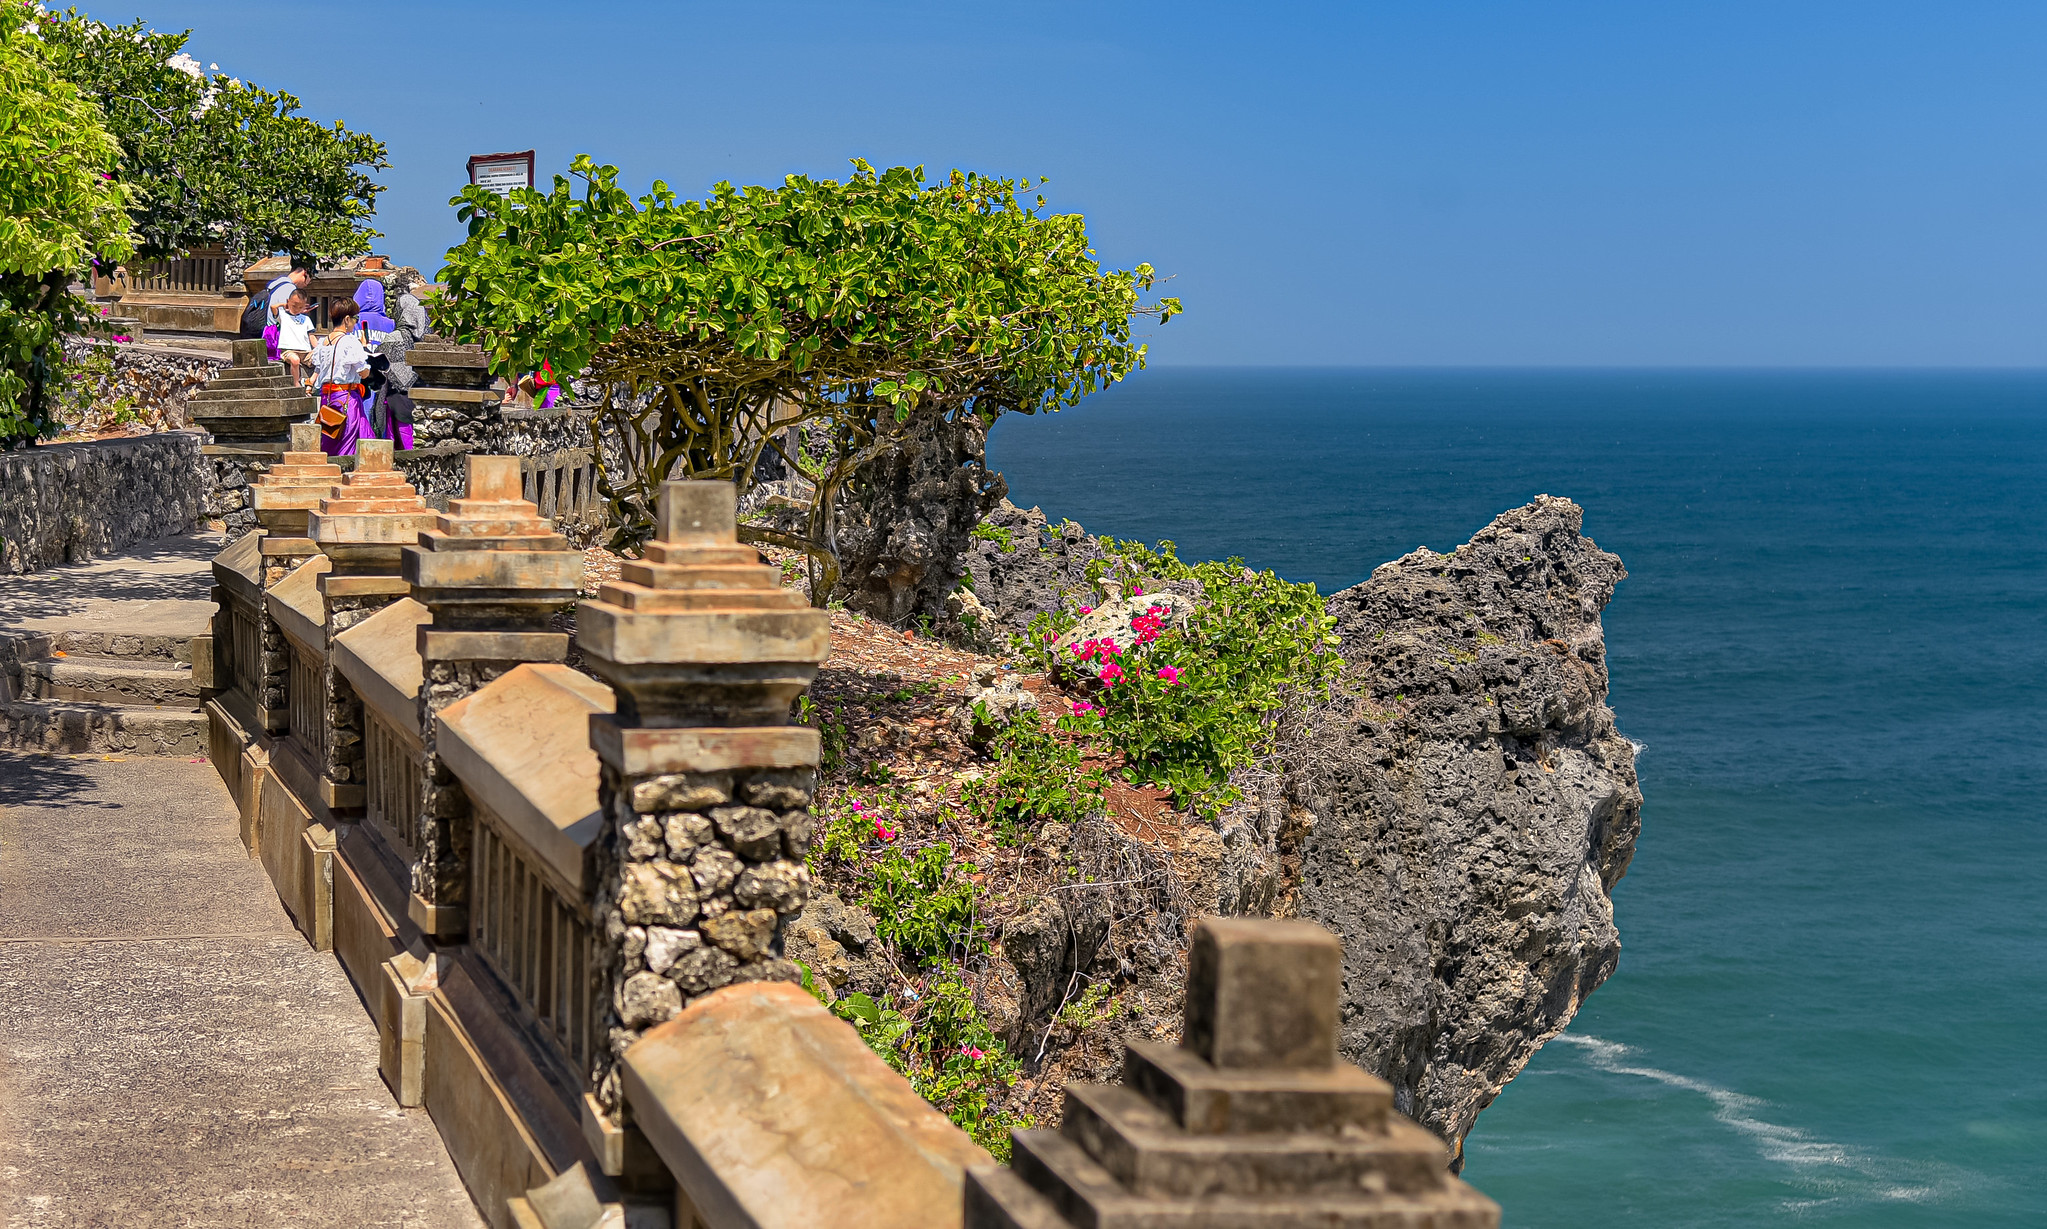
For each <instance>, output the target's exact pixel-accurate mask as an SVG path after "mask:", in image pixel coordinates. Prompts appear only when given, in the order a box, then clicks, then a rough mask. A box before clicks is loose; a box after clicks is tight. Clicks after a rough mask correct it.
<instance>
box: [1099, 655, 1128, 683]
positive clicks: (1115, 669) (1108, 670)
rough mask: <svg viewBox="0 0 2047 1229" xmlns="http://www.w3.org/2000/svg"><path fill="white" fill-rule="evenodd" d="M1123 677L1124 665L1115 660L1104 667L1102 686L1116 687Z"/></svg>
mask: <svg viewBox="0 0 2047 1229" xmlns="http://www.w3.org/2000/svg"><path fill="white" fill-rule="evenodd" d="M1122 678H1123V667H1121V666H1119V665H1117V664H1116V663H1115V662H1113V661H1112V662H1110V663H1109V664H1107V665H1105V666H1103V667H1102V686H1104V687H1114V686H1115V685H1116V684H1117V682H1119V681H1120V680H1121V679H1122Z"/></svg>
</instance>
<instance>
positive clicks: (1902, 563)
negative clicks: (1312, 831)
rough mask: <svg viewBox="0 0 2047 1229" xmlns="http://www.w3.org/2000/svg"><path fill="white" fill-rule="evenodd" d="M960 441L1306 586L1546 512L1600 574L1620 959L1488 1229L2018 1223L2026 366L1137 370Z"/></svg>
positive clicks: (1521, 1133) (2044, 926)
mask: <svg viewBox="0 0 2047 1229" xmlns="http://www.w3.org/2000/svg"><path fill="white" fill-rule="evenodd" d="M990 454H991V458H992V460H993V463H994V464H995V465H996V466H997V467H998V468H1000V469H1002V470H1003V471H1004V473H1005V474H1006V475H1007V476H1008V478H1009V482H1010V487H1011V495H1012V498H1014V499H1015V500H1016V502H1018V503H1019V504H1023V505H1025V506H1029V505H1031V504H1038V505H1041V506H1042V507H1043V508H1044V509H1045V510H1046V512H1047V513H1049V514H1050V515H1051V516H1052V517H1053V518H1054V519H1055V520H1056V519H1058V518H1059V517H1063V516H1070V517H1072V518H1073V519H1075V520H1078V521H1080V522H1081V523H1082V524H1084V525H1086V526H1087V527H1088V529H1090V530H1091V531H1094V532H1098V533H1112V534H1115V535H1116V536H1119V537H1126V538H1130V537H1134V538H1142V539H1146V540H1152V539H1157V538H1172V539H1174V540H1176V541H1177V542H1178V543H1179V546H1180V550H1181V553H1182V555H1183V556H1185V557H1189V558H1193V557H1211V558H1214V557H1226V556H1229V555H1242V556H1243V557H1244V558H1245V559H1246V560H1248V561H1249V562H1251V563H1253V564H1255V565H1257V566H1260V567H1270V568H1274V569H1276V570H1278V571H1279V572H1280V573H1282V574H1283V575H1286V576H1289V577H1292V578H1294V579H1298V580H1312V581H1314V582H1316V583H1317V584H1318V585H1320V586H1322V588H1323V589H1324V590H1325V591H1331V590H1334V589H1337V588H1341V587H1343V586H1345V585H1349V584H1353V583H1355V582H1357V581H1358V580H1360V579H1362V578H1363V577H1364V576H1366V575H1367V574H1368V573H1369V572H1370V571H1371V569H1372V568H1373V567H1374V566H1376V565H1377V564H1379V563H1381V562H1384V561H1385V560H1387V559H1391V558H1393V557H1395V556H1397V555H1400V554H1402V553H1405V552H1406V551H1409V550H1412V549H1413V548H1414V547H1416V546H1417V545H1427V546H1430V547H1434V548H1436V549H1439V550H1447V549H1450V548H1453V547H1455V546H1456V545H1457V544H1459V543H1461V542H1463V541H1464V540H1465V539H1466V538H1468V537H1470V535H1471V534H1472V533H1473V531H1475V530H1477V529H1478V528H1480V527H1481V526H1483V525H1484V524H1485V523H1486V522H1487V521H1488V520H1490V519H1491V518H1492V516H1493V515H1494V514H1495V513H1497V512H1499V511H1501V510H1503V509H1505V508H1508V507H1512V506H1515V505H1518V504H1521V503H1523V502H1525V501H1527V500H1528V499H1529V498H1530V497H1532V496H1534V495H1536V494H1538V493H1542V492H1547V493H1549V494H1552V495H1564V496H1569V497H1570V498H1572V499H1575V500H1577V501H1578V502H1579V503H1580V504H1582V505H1583V506H1584V507H1585V510H1586V515H1585V529H1586V532H1587V533H1588V534H1590V535H1591V536H1592V537H1593V538H1594V539H1596V540H1597V541H1598V543H1599V544H1600V545H1601V546H1602V547H1604V548H1606V549H1608V550H1611V551H1614V552H1616V553H1618V554H1619V555H1620V556H1621V558H1622V559H1623V560H1624V561H1625V562H1626V564H1627V567H1628V570H1629V573H1630V575H1629V578H1628V579H1627V580H1626V581H1625V582H1623V583H1622V585H1621V587H1620V591H1619V593H1618V595H1617V596H1616V597H1615V598H1614V600H1613V603H1612V604H1611V605H1610V606H1609V607H1608V608H1607V610H1606V616H1605V623H1606V636H1607V645H1608V653H1609V655H1608V662H1609V664H1610V665H1611V668H1612V677H1613V694H1612V704H1613V707H1614V709H1615V711H1616V713H1617V714H1618V716H1619V721H1620V725H1621V729H1622V730H1623V731H1624V732H1625V733H1626V734H1628V735H1629V736H1630V737H1631V738H1633V739H1635V740H1636V741H1637V742H1638V743H1639V744H1640V746H1641V748H1642V751H1641V755H1640V758H1639V761H1638V765H1639V768H1640V771H1641V779H1642V790H1643V793H1644V795H1645V796H1646V798H1647V802H1646V805H1645V806H1644V808H1643V824H1642V838H1641V842H1640V844H1639V846H1638V848H1637V851H1636V854H1635V860H1634V864H1633V866H1632V868H1631V869H1630V870H1629V872H1628V876H1627V878H1626V879H1625V880H1624V881H1623V882H1622V883H1621V885H1620V887H1619V888H1618V890H1617V892H1616V897H1615V898H1616V904H1617V910H1618V918H1619V924H1620V929H1621V936H1622V942H1623V944H1624V950H1623V952H1622V956H1621V961H1620V968H1619V971H1618V972H1617V973H1616V974H1615V975H1614V977H1613V978H1612V980H1610V981H1609V982H1608V983H1607V984H1606V985H1605V986H1604V987H1602V988H1601V989H1600V990H1599V991H1598V992H1597V993H1595V994H1594V995H1593V996H1592V997H1591V998H1590V1000H1588V1002H1587V1004H1586V1006H1585V1008H1584V1010H1583V1011H1582V1012H1581V1013H1580V1014H1579V1016H1578V1018H1577V1020H1576V1021H1575V1022H1574V1023H1573V1024H1572V1026H1571V1028H1570V1030H1569V1032H1568V1033H1566V1034H1565V1036H1564V1037H1563V1038H1562V1039H1561V1040H1559V1041H1557V1042H1554V1043H1552V1044H1551V1045H1549V1046H1548V1047H1546V1048H1545V1049H1543V1050H1542V1051H1541V1052H1540V1053H1539V1054H1538V1055H1537V1056H1536V1058H1535V1059H1534V1061H1533V1062H1532V1063H1530V1065H1529V1067H1528V1069H1527V1070H1526V1071H1525V1072H1524V1073H1523V1074H1522V1075H1521V1076H1520V1077H1519V1078H1518V1079H1516V1080H1515V1081H1514V1082H1513V1083H1512V1084H1511V1085H1510V1086H1509V1087H1508V1089H1507V1090H1506V1092H1504V1093H1503V1094H1502V1095H1501V1096H1500V1098H1499V1100H1497V1101H1496V1102H1494V1104H1493V1105H1492V1107H1491V1108H1489V1109H1488V1110H1486V1111H1485V1113H1484V1114H1483V1115H1481V1116H1480V1118H1479V1121H1478V1126H1477V1128H1476V1129H1475V1130H1474V1131H1473V1133H1472V1135H1471V1137H1470V1139H1469V1141H1468V1144H1467V1147H1468V1156H1469V1162H1468V1166H1467V1169H1466V1171H1465V1176H1466V1177H1467V1178H1468V1179H1469V1180H1470V1181H1472V1182H1473V1183H1474V1184H1476V1185H1477V1186H1478V1187H1479V1188H1480V1189H1482V1190H1484V1191H1486V1192H1487V1193H1488V1194H1490V1195H1492V1196H1493V1197H1494V1198H1496V1199H1498V1200H1499V1201H1500V1203H1501V1204H1502V1205H1503V1206H1504V1208H1505V1223H1506V1224H1507V1225H1508V1226H1512V1227H1513V1229H1583V1227H1587V1226H1608V1225H1614V1226H1637V1225H1639V1226H1657V1227H1680V1226H1698V1227H1702V1229H1703V1227H1707V1226H1712V1227H1715V1229H1718V1227H1721V1226H1770V1225H1797V1226H1808V1225H1810V1226H1858V1227H1871V1229H1882V1227H1888V1226H1946V1225H1956V1226H1962V1225H1966V1226H1971V1227H1972V1229H1990V1227H1993V1226H1998V1227H2002V1226H2041V1225H2047V374H2041V373H1961V374H1952V373H1949V374H1919V373H1779V372H1772V373H1760V372H1759V373H1724V372H1416V371H1260V370H1194V371H1189V370H1172V371H1155V372H1147V373H1143V374H1141V375H1139V376H1138V377H1136V378H1135V379H1133V380H1131V381H1130V382H1128V383H1126V384H1125V385H1123V386H1120V387H1118V388H1116V389H1113V390H1111V391H1109V392H1107V393H1104V394H1101V395H1099V396H1097V397H1095V398H1093V399H1091V400H1089V401H1088V402H1086V403H1085V404H1083V405H1082V406H1081V407H1079V408H1077V409H1073V410H1067V411H1064V412H1062V413H1060V414H1058V415H1056V416H1041V417H1037V418H1018V417H1013V418H1010V419H1006V420H1004V421H1003V422H1002V423H1001V424H999V425H998V427H997V428H996V430H995V433H994V439H993V440H992V442H991V446H990Z"/></svg>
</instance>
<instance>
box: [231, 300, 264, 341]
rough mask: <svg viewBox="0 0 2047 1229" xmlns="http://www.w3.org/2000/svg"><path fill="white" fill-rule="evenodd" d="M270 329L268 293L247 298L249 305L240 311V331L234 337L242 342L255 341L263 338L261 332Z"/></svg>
mask: <svg viewBox="0 0 2047 1229" xmlns="http://www.w3.org/2000/svg"><path fill="white" fill-rule="evenodd" d="M269 327H270V292H269V291H267V290H265V291H264V292H262V293H261V294H252V295H250V296H249V305H248V306H247V307H244V308H243V309H242V329H241V332H239V333H237V334H235V336H237V337H239V338H241V339H242V340H243V341H255V340H257V339H258V338H260V337H262V336H263V330H264V329H267V328H269Z"/></svg>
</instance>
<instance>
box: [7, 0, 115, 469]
mask: <svg viewBox="0 0 2047 1229" xmlns="http://www.w3.org/2000/svg"><path fill="white" fill-rule="evenodd" d="M32 16H33V12H32V10H30V9H27V8H25V7H23V6H21V5H18V4H9V5H7V6H6V7H4V8H0V443H5V444H13V443H18V442H21V441H25V440H33V439H35V438H36V437H38V436H39V435H42V434H44V433H45V432H47V431H49V430H50V429H51V428H52V427H53V426H55V421H54V420H55V406H56V401H57V397H58V396H59V395H60V394H61V392H62V389H63V386H64V375H63V370H62V363H61V361H60V360H61V353H62V352H61V337H62V335H63V334H66V333H84V332H90V331H92V330H94V329H96V328H97V327H98V317H97V316H96V315H95V314H94V313H93V311H92V308H91V305H90V304H89V303H88V302H87V301H86V300H85V299H84V298H83V297H82V296H80V295H77V294H74V293H73V292H72V291H71V288H70V287H71V282H72V279H73V278H74V277H77V276H79V275H80V274H82V273H83V272H84V269H85V266H86V262H87V261H88V260H90V259H91V258H92V257H93V256H94V255H95V254H99V255H102V256H106V255H112V256H115V257H117V258H118V257H125V256H126V255H127V254H128V252H129V250H130V239H129V227H128V214H127V205H128V201H129V198H130V193H129V192H128V191H127V190H126V189H125V188H124V187H123V186H122V185H120V184H118V183H116V182H115V181H114V179H113V177H112V176H113V171H114V169H115V167H116V166H117V164H118V161H119V158H120V147H119V146H118V145H117V144H116V143H115V141H114V138H113V135H112V134H111V133H109V132H108V130H107V126H106V123H105V121H104V118H103V116H102V115H101V113H100V109H99V108H98V107H97V106H96V105H94V103H93V101H92V100H91V99H90V98H89V97H86V96H85V95H83V94H81V93H80V91H79V90H78V89H77V88H76V87H75V86H73V85H71V84H70V83H69V82H66V81H64V80H63V79H61V78H60V77H59V76H58V74H57V73H56V72H55V71H54V70H53V69H52V67H51V64H50V57H49V55H48V54H47V48H46V47H45V46H44V43H43V41H42V39H41V38H39V37H38V33H37V26H36V23H34V22H33V21H32V20H31V18H32Z"/></svg>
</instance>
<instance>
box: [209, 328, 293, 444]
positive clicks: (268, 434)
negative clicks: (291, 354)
mask: <svg viewBox="0 0 2047 1229" xmlns="http://www.w3.org/2000/svg"><path fill="white" fill-rule="evenodd" d="M265 355H266V350H265V347H264V343H263V342H262V341H261V340H256V341H237V342H235V343H234V359H233V362H232V364H231V365H230V366H228V367H226V368H224V369H223V370H222V371H221V373H220V374H219V375H217V376H215V377H213V378H212V379H211V380H208V381H207V382H206V384H205V385H204V387H202V388H200V389H199V390H198V391H197V392H195V393H193V394H192V396H191V399H190V400H189V401H188V402H187V403H186V405H187V407H188V413H189V414H190V415H191V418H192V421H193V422H194V423H197V424H198V425H199V426H202V427H204V428H206V429H207V430H208V431H210V432H212V433H213V438H214V442H215V443H216V444H218V445H225V446H230V447H237V448H243V449H248V448H251V447H255V450H256V451H258V452H261V453H263V454H265V455H268V456H275V455H277V454H279V453H282V452H283V451H284V448H283V445H284V444H286V443H287V442H288V439H287V435H286V433H287V432H288V431H289V430H290V429H291V425H292V424H293V423H300V422H306V421H309V420H310V419H311V418H312V417H313V411H314V410H315V409H316V408H317V407H316V405H315V404H314V401H313V398H312V397H311V396H310V395H309V394H307V392H306V391H305V390H304V389H302V388H300V387H299V386H298V385H296V384H293V383H292V382H291V376H290V375H289V374H288V373H287V372H286V370H285V367H284V364H282V363H273V362H271V361H270V360H269V359H268V358H267V357H265Z"/></svg>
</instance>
